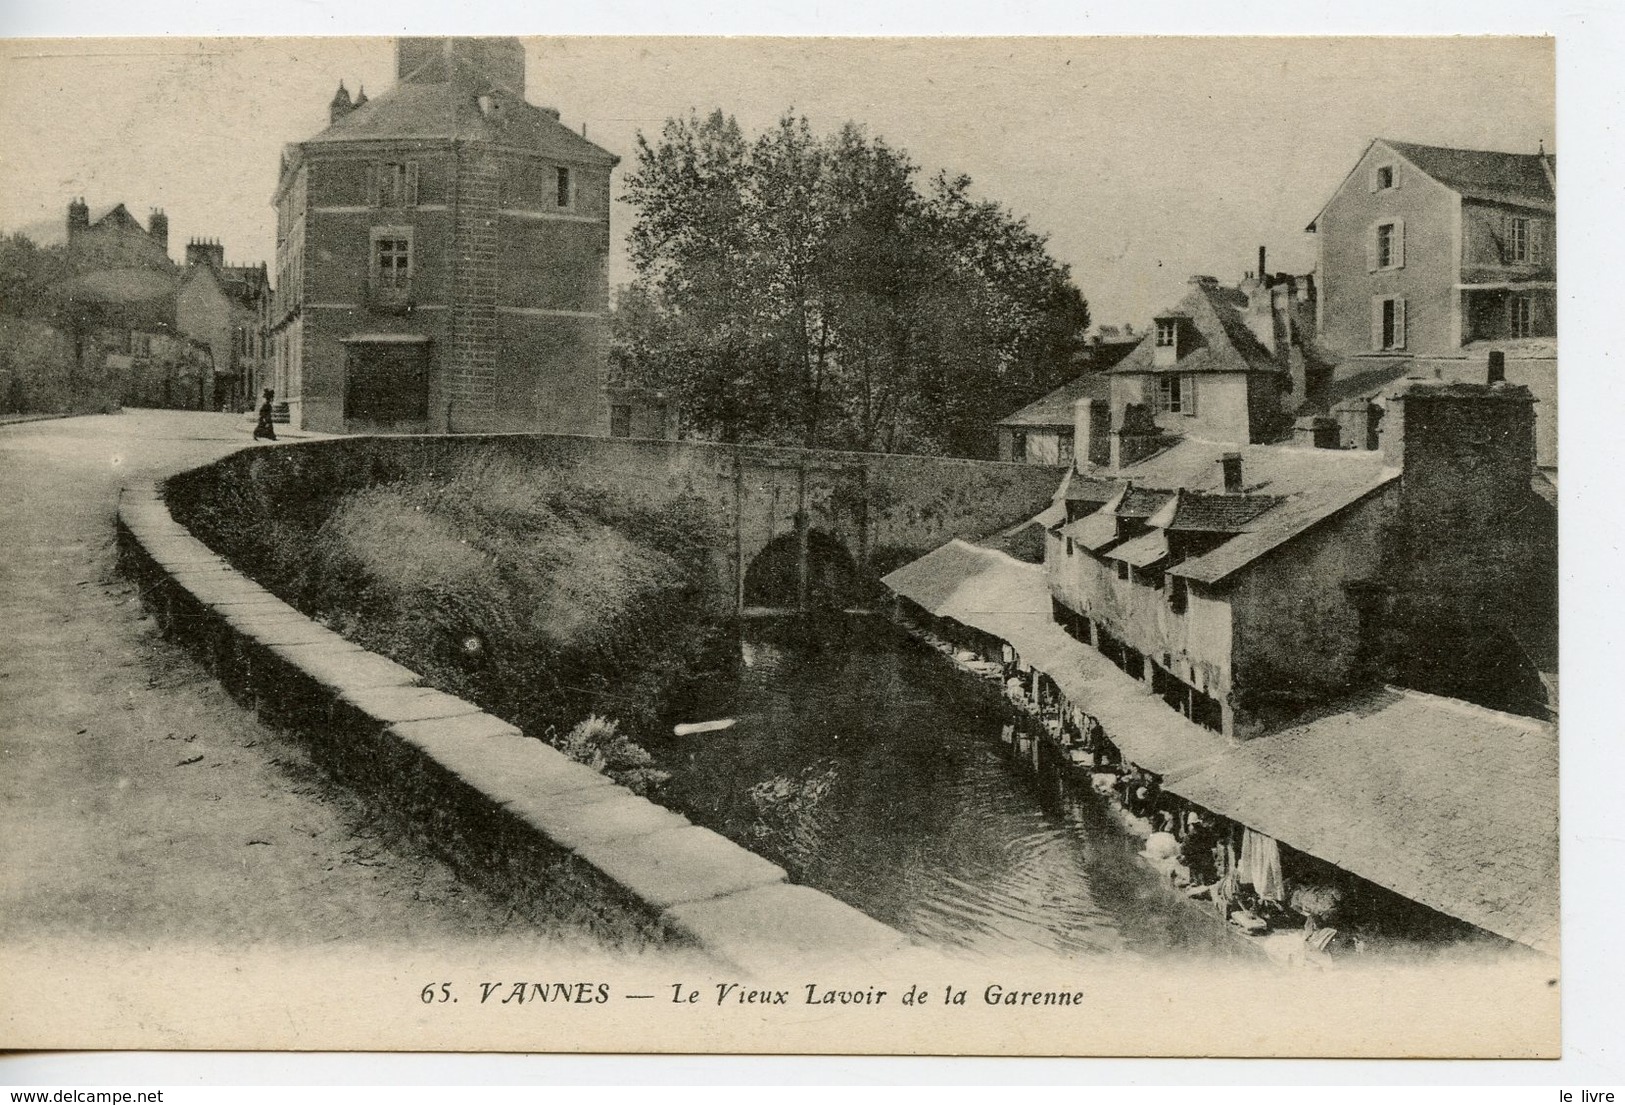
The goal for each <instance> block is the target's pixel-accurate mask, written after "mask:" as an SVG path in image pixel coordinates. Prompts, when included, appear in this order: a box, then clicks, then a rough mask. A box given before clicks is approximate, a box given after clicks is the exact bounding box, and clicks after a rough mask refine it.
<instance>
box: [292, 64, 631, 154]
mask: <svg viewBox="0 0 1625 1105" xmlns="http://www.w3.org/2000/svg"><path fill="white" fill-rule="evenodd" d="M453 69H454V72H453V73H452V76H451V79H449V80H447V79H443V78H442V77H441V76H440V75H439V72H438V71H437V70H433V69H431V68H429V67H426V68H425V69H424V70H420V71H418V72H417V73H414V74H411V75H409V76H408V77H407V78H406V79H404V80H402V81H401V82H400V83H398V84H396V85H395V87H394V88H391V89H390V90H389V91H387V92H384V93H381V94H380V95H378V96H374V97H373V98H371V99H370V100H368V101H367V102H366V103H365V104H363V105H362V106H361V107H358V108H355V109H354V110H352V111H350V112H349V113H348V114H346V115H344V116H341V117H340V118H339V120H338V122H336V123H334V124H332V125H331V126H329V127H328V128H327V129H326V130H324V131H322V132H321V133H320V134H318V135H316V136H315V137H314V138H311V139H308V140H307V141H306V143H305V144H306V145H309V144H316V145H326V144H329V143H334V142H353V141H358V140H364V139H388V138H399V139H406V138H433V139H449V138H455V139H459V140H462V141H468V140H480V141H486V142H494V143H500V144H502V145H506V146H519V147H522V148H524V149H527V150H533V151H535V152H537V153H540V154H542V155H544V156H548V157H555V158H558V159H559V160H561V161H569V162H578V163H585V164H589V165H604V166H609V165H614V164H615V163H616V162H617V161H619V158H617V157H616V156H615V155H614V154H612V153H610V152H609V151H608V150H605V149H603V148H602V147H599V146H597V145H594V144H593V143H591V142H589V141H587V139H585V138H583V137H582V136H581V135H579V134H577V133H576V132H575V131H573V130H571V129H570V128H569V127H567V126H565V125H564V124H563V123H561V122H559V120H558V117H557V116H556V115H555V114H554V113H553V112H551V111H547V110H544V109H542V108H539V107H537V106H535V105H534V104H531V103H529V102H527V101H526V100H524V99H523V98H521V97H519V96H515V95H514V94H513V93H512V92H510V91H508V90H507V89H505V88H502V87H499V86H496V85H493V84H491V83H490V81H489V80H488V79H486V78H483V77H481V76H480V75H479V74H478V72H477V71H476V70H474V69H472V68H471V67H469V66H467V65H465V64H462V63H457V62H454V63H453ZM481 93H484V94H487V95H489V96H491V97H492V98H493V100H494V101H495V103H496V105H497V110H496V111H495V112H494V113H493V114H492V115H490V116H487V115H486V114H484V113H483V112H481V110H480V107H479V103H478V101H477V100H476V96H477V95H479V94H481Z"/></svg>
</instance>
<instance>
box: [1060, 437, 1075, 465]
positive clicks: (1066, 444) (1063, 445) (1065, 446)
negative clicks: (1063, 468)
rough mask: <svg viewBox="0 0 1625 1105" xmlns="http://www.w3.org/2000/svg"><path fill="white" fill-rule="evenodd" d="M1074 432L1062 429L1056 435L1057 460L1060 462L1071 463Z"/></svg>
mask: <svg viewBox="0 0 1625 1105" xmlns="http://www.w3.org/2000/svg"><path fill="white" fill-rule="evenodd" d="M1073 455H1074V454H1073V448H1072V434H1071V432H1070V431H1067V430H1062V431H1061V432H1060V433H1058V434H1056V435H1055V460H1056V463H1058V464H1071V463H1072V458H1073Z"/></svg>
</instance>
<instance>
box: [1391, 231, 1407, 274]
mask: <svg viewBox="0 0 1625 1105" xmlns="http://www.w3.org/2000/svg"><path fill="white" fill-rule="evenodd" d="M1393 253H1394V256H1393V262H1394V268H1396V269H1402V268H1404V267H1405V220H1404V219H1395V220H1394V242H1393Z"/></svg>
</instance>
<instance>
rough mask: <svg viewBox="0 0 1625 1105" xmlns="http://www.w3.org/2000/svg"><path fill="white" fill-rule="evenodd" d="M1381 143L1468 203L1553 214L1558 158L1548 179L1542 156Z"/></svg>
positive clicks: (1406, 143) (1386, 139)
mask: <svg viewBox="0 0 1625 1105" xmlns="http://www.w3.org/2000/svg"><path fill="white" fill-rule="evenodd" d="M1382 141H1383V144H1384V145H1386V146H1388V147H1390V148H1391V149H1393V150H1394V151H1395V152H1396V153H1398V154H1399V155H1400V156H1401V157H1403V158H1404V159H1405V160H1406V161H1409V162H1410V163H1411V164H1412V165H1415V166H1416V167H1417V168H1418V169H1421V170H1422V171H1423V172H1424V173H1426V174H1427V175H1428V176H1430V177H1432V178H1433V179H1434V180H1436V181H1438V182H1439V183H1440V184H1443V185H1444V186H1445V187H1446V188H1449V189H1451V190H1452V191H1455V192H1458V193H1460V194H1461V195H1463V196H1465V197H1466V198H1468V199H1478V200H1490V201H1492V202H1495V203H1511V204H1520V205H1523V206H1534V207H1541V208H1545V209H1546V210H1550V209H1551V208H1552V206H1553V205H1554V204H1555V203H1556V201H1557V190H1556V189H1555V188H1554V187H1553V177H1554V176H1555V175H1556V159H1555V158H1553V159H1552V160H1551V168H1552V173H1553V176H1548V175H1547V170H1546V167H1544V166H1542V164H1541V156H1540V155H1539V154H1532V153H1502V152H1500V151H1498V150H1459V149H1452V148H1450V147H1448V146H1423V145H1420V144H1418V143H1416V142H1396V141H1394V140H1393V139H1391V138H1385V139H1383V140H1382Z"/></svg>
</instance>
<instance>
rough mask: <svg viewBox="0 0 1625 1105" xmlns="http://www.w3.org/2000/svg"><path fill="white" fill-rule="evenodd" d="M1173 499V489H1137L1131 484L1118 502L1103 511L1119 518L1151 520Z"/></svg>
mask: <svg viewBox="0 0 1625 1105" xmlns="http://www.w3.org/2000/svg"><path fill="white" fill-rule="evenodd" d="M1173 497H1174V491H1173V488H1169V489H1167V490H1156V489H1154V488H1151V487H1136V486H1134V484H1133V483H1130V484H1129V485H1128V486H1127V487H1125V488H1123V492H1122V494H1121V495H1119V496H1118V497H1117V499H1116V500H1114V501H1113V502H1110V503H1108V504H1106V506H1104V507H1102V508H1101V509H1102V510H1105V511H1108V512H1109V513H1112V514H1115V515H1117V516H1118V517H1119V518H1149V517H1151V516H1152V515H1153V514H1155V513H1156V512H1157V511H1159V510H1161V509H1162V508H1163V505H1164V504H1166V503H1167V502H1169V501H1170V500H1171V499H1172V498H1173Z"/></svg>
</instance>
